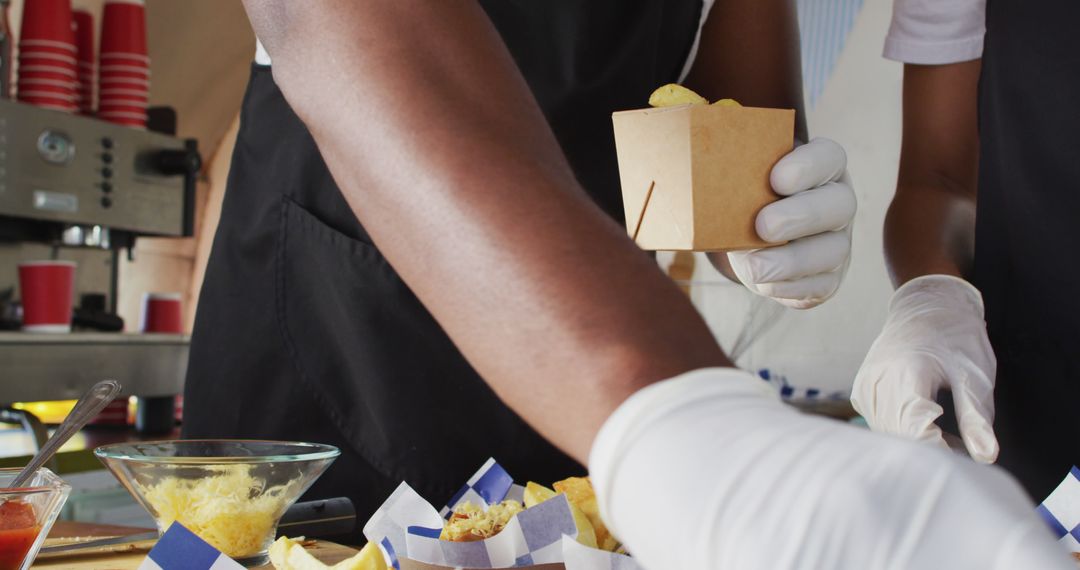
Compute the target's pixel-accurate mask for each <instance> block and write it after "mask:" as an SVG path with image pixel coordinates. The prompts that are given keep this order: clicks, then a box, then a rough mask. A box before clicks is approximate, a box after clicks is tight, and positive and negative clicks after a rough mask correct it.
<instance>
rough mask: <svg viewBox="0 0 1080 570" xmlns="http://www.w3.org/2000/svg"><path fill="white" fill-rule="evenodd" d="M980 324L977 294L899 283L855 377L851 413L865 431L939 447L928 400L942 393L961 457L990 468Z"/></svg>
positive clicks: (950, 282)
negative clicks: (950, 408) (951, 409)
mask: <svg viewBox="0 0 1080 570" xmlns="http://www.w3.org/2000/svg"><path fill="white" fill-rule="evenodd" d="M983 319H984V317H983V303H982V295H980V294H979V290H978V289H976V288H975V287H974V286H973V285H971V284H970V283H968V282H967V281H964V280H963V279H959V278H957V277H951V276H948V275H927V276H924V277H919V278H916V279H912V280H911V281H908V282H907V283H905V284H904V285H903V286H902V287H900V288H899V289H897V290H896V293H893V297H892V301H891V302H890V303H889V317H888V319H887V320H886V321H885V328H884V329H882V331H881V335H879V336H878V338H877V340H876V341H874V344H873V346H871V347H870V352H868V353H867V355H866V360H864V361H863V364H862V367H861V368H859V373H858V374H857V375H856V376H855V385H854V386H852V390H851V403H852V405H854V406H855V411H857V412H859V413H860V414H862V416H863V417H865V418H866V422H867V423H868V424H870V427H871V428H872V429H875V430H878V431H884V432H888V433H894V434H898V435H903V436H906V437H910V438H913V439H917V440H920V441H928V442H933V443H937V444H939V445H941V446H942V447H944V446H945V440H944V439H942V436H941V428H939V427H938V426H937V425H935V424H934V420H936V419H937V418H938V417H939V416H941V413H942V411H943V410H942V409H941V406H940V405H938V403H937V402H935V401H934V398H935V396H937V393H938V390H939V389H941V388H942V387H947V388H948V389H950V390H951V391H952V395H953V404H954V406H955V408H956V420H957V423H958V424H959V426H960V436H961V437H962V438H963V440H964V446H965V447H966V448H967V450H968V453H970V454H971V457H972V458H973V459H975V460H976V461H981V462H983V463H993V462H994V461H995V460H997V455H998V442H997V438H995V437H994V428H993V427H992V426H993V424H994V377H995V375H996V372H997V359H996V358H995V357H994V351H993V349H992V348H991V347H990V340H989V338H987V335H986V322H985V321H984V320H983Z"/></svg>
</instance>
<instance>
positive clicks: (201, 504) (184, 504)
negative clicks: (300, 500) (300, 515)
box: [136, 465, 299, 558]
mask: <svg viewBox="0 0 1080 570" xmlns="http://www.w3.org/2000/svg"><path fill="white" fill-rule="evenodd" d="M251 468H252V466H251V465H228V466H222V467H221V468H220V473H221V474H220V475H215V476H212V477H203V478H200V479H182V478H179V477H165V478H163V479H161V480H160V481H158V482H157V483H156V484H153V485H148V486H145V487H142V486H140V487H141V488H140V490H141V493H142V496H143V498H144V499H145V500H146V502H147V503H149V505H150V506H151V507H152V508H153V510H154V512H156V513H157V523H158V526H159V527H160V528H161V529H162V530H164V529H167V528H168V527H169V525H171V524H172V523H173V521H179V522H180V524H182V525H184V526H185V527H187V529H188V530H190V531H191V532H193V533H195V534H196V535H198V536H199V537H200V538H202V539H203V540H205V541H206V542H209V543H210V544H211V545H212V546H213V547H214V548H217V549H218V550H220V551H221V552H224V553H225V554H226V555H228V556H230V557H232V558H245V557H249V556H252V555H255V554H258V553H260V552H262V551H264V550H266V549H267V548H268V547H269V546H270V543H271V542H272V541H273V540H274V527H275V525H276V524H277V521H278V518H280V517H281V515H282V513H284V512H285V509H286V508H287V507H288V504H287V503H288V501H289V500H290V498H292V497H293V496H294V495H295V493H294V492H293V487H294V486H295V485H296V484H298V482H299V481H298V480H295V479H294V480H292V481H289V482H288V483H286V484H284V485H278V486H275V487H270V488H266V486H265V485H266V482H265V481H263V480H262V479H259V478H256V477H253V476H251V473H250V472H251ZM215 469H217V468H215ZM136 485H138V483H136Z"/></svg>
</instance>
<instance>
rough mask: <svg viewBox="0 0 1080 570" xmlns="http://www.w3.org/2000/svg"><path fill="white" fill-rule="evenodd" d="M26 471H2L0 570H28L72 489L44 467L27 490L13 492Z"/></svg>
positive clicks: (0, 477) (19, 489)
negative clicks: (22, 472) (20, 476)
mask: <svg viewBox="0 0 1080 570" xmlns="http://www.w3.org/2000/svg"><path fill="white" fill-rule="evenodd" d="M20 471H22V469H19V468H12V469H0V487H2V488H0V570H26V569H27V568H29V567H30V565H31V564H33V563H34V559H35V558H37V553H38V550H39V549H40V548H41V545H42V543H44V542H45V537H46V536H47V535H48V534H49V530H50V529H51V528H52V526H53V523H54V522H56V517H57V516H59V515H60V509H61V508H63V506H64V502H65V501H67V498H68V494H70V493H71V486H70V485H68V484H67V483H65V482H64V481H63V480H62V479H60V478H59V477H57V476H56V474H55V473H53V472H52V471H49V470H48V469H46V468H44V467H42V468H40V469H38V470H37V472H35V473H34V475H33V476H32V477H31V478H30V481H29V482H28V483H27V486H26V487H19V488H15V489H13V488H9V487H8V485H10V484H11V481H12V480H13V479H15V476H16V475H18V474H19V472H20Z"/></svg>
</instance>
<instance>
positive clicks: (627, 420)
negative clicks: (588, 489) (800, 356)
mask: <svg viewBox="0 0 1080 570" xmlns="http://www.w3.org/2000/svg"><path fill="white" fill-rule="evenodd" d="M589 470H590V476H591V478H592V483H593V486H594V488H595V489H596V499H597V504H598V506H599V510H600V516H601V518H602V519H603V520H604V522H606V523H607V525H608V528H609V529H610V530H611V532H612V534H613V535H614V536H616V537H618V538H619V539H621V540H622V541H623V542H624V544H625V545H626V547H627V549H628V550H629V551H630V552H632V553H633V556H634V558H635V559H636V561H637V562H638V563H639V564H640V566H641V567H642V568H645V569H646V570H669V569H671V568H687V569H693V570H727V569H731V568H755V569H756V568H768V569H773V568H828V569H830V570H848V569H852V570H866V569H868V568H889V569H901V568H952V569H957V570H959V569H965V570H968V569H972V570H974V569H984V568H998V569H1006V568H1008V569H1012V568H1038V569H1040V570H1050V569H1054V570H1069V569H1070V568H1072V569H1074V570H1075V564H1073V562H1072V561H1071V559H1069V557H1068V556H1067V554H1066V553H1065V550H1064V549H1063V548H1061V546H1060V545H1058V544H1056V543H1055V538H1054V536H1053V535H1052V534H1051V533H1050V532H1048V531H1047V527H1046V523H1045V522H1043V521H1042V519H1041V518H1040V517H1039V516H1038V515H1036V514H1035V508H1034V505H1032V504H1031V502H1030V500H1029V499H1028V498H1027V497H1026V495H1025V494H1024V492H1023V491H1022V490H1021V489H1020V486H1019V485H1018V484H1017V483H1016V482H1015V481H1014V480H1012V479H1011V478H1009V477H1008V476H1007V475H1005V473H1004V472H1003V471H1001V470H1000V469H998V468H995V467H991V466H986V465H979V464H976V463H975V462H973V461H970V460H968V459H966V458H960V457H958V456H955V455H953V454H952V453H951V452H949V451H946V450H944V449H938V448H935V447H932V446H929V445H924V444H920V443H917V442H911V441H905V440H902V439H899V438H896V437H891V436H885V435H878V434H873V433H870V432H869V431H868V430H864V429H859V428H855V427H852V426H849V425H845V424H843V423H841V422H838V421H835V420H830V419H825V418H821V417H814V416H809V415H803V414H800V413H798V412H796V411H795V410H794V409H792V408H790V407H788V406H787V405H786V404H783V403H781V402H780V401H779V398H777V396H776V393H775V392H774V391H771V389H770V388H769V387H768V386H767V385H766V384H765V383H764V382H762V381H761V380H759V379H757V378H755V377H754V376H753V375H751V374H749V373H748V372H743V371H740V370H735V369H733V368H707V369H702V370H696V371H693V372H688V373H686V374H683V375H681V376H678V377H676V378H674V379H671V380H665V381H663V382H659V383H656V384H653V385H651V386H649V387H646V388H643V389H641V390H639V391H638V392H637V393H636V394H634V395H633V396H631V397H630V398H629V399H627V400H626V401H625V402H624V403H623V404H622V405H620V406H619V408H618V409H616V410H615V412H614V413H613V414H612V415H611V417H610V418H608V420H607V421H606V422H605V423H604V425H603V427H602V428H601V429H600V432H599V433H598V434H597V436H596V440H595V441H594V442H593V447H592V451H591V454H590V456H589Z"/></svg>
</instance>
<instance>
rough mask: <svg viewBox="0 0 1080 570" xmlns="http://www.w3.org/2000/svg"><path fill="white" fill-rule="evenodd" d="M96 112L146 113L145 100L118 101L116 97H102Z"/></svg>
mask: <svg viewBox="0 0 1080 570" xmlns="http://www.w3.org/2000/svg"><path fill="white" fill-rule="evenodd" d="M98 112H99V113H102V114H110V113H135V114H136V115H146V102H145V101H131V100H123V101H118V100H116V99H102V100H101V102H100V103H99V104H98Z"/></svg>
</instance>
